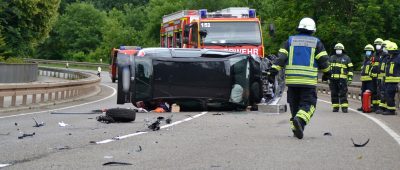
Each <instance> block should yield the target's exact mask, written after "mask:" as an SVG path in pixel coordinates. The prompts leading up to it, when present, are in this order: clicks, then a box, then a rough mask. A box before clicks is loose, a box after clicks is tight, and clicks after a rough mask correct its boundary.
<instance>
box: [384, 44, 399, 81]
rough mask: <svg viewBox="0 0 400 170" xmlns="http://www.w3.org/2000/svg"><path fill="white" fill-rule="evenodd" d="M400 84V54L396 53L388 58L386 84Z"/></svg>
mask: <svg viewBox="0 0 400 170" xmlns="http://www.w3.org/2000/svg"><path fill="white" fill-rule="evenodd" d="M399 82H400V52H399V51H396V52H394V54H392V55H391V57H390V58H388V60H387V63H386V67H385V83H399Z"/></svg>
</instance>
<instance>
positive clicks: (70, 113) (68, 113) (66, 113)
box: [50, 112, 103, 115]
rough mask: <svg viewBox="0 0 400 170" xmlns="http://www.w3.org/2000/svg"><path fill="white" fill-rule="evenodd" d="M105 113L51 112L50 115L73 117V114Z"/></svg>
mask: <svg viewBox="0 0 400 170" xmlns="http://www.w3.org/2000/svg"><path fill="white" fill-rule="evenodd" d="M101 113H103V112H51V113H50V114H58V115H73V114H78V115H79V114H101Z"/></svg>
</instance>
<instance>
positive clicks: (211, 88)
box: [117, 48, 284, 111]
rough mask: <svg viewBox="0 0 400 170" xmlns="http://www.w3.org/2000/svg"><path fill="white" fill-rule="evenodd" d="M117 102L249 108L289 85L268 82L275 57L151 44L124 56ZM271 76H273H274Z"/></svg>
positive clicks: (189, 107)
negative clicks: (272, 60)
mask: <svg viewBox="0 0 400 170" xmlns="http://www.w3.org/2000/svg"><path fill="white" fill-rule="evenodd" d="M118 64H119V66H118V68H119V70H118V74H119V75H118V94H117V103H118V104H124V103H132V104H133V105H135V106H137V107H145V108H146V109H150V110H152V109H154V108H156V107H157V106H158V104H159V103H167V104H169V105H171V104H174V103H175V104H177V105H179V106H180V108H181V110H182V111H194V110H243V109H246V108H247V107H248V106H252V107H256V104H258V103H260V102H265V101H266V102H268V101H269V100H271V99H273V98H275V97H277V96H280V94H281V93H282V90H283V87H284V84H283V81H282V80H280V79H279V78H275V81H268V77H267V74H266V70H268V68H269V67H270V59H268V58H265V59H262V60H261V59H260V58H259V57H253V56H250V55H247V54H241V53H235V52H227V51H218V50H206V49H171V48H145V49H142V50H140V51H138V52H137V53H135V54H133V55H126V56H121V57H120V58H118ZM270 80H271V79H270Z"/></svg>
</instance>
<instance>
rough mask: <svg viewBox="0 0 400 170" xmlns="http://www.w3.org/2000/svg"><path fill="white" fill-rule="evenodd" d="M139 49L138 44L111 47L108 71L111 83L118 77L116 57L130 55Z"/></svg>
mask: <svg viewBox="0 0 400 170" xmlns="http://www.w3.org/2000/svg"><path fill="white" fill-rule="evenodd" d="M140 49H141V47H138V46H120V48H119V49H118V48H113V49H112V50H111V55H110V66H109V73H110V77H111V81H112V82H113V83H115V81H116V80H117V79H118V58H120V57H123V56H132V55H134V54H136V52H137V51H139V50H140Z"/></svg>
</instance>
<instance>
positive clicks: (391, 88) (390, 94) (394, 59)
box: [382, 42, 400, 115]
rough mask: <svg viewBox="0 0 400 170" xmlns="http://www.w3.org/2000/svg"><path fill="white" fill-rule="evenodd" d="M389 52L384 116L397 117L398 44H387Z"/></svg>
mask: <svg viewBox="0 0 400 170" xmlns="http://www.w3.org/2000/svg"><path fill="white" fill-rule="evenodd" d="M386 46H387V50H388V52H389V58H387V61H386V65H385V79H384V80H385V84H384V86H385V100H386V111H385V112H383V113H382V114H383V115H396V103H395V96H396V92H398V91H399V89H398V84H399V82H400V51H399V50H398V47H397V44H396V43H394V42H390V43H388V44H386Z"/></svg>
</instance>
